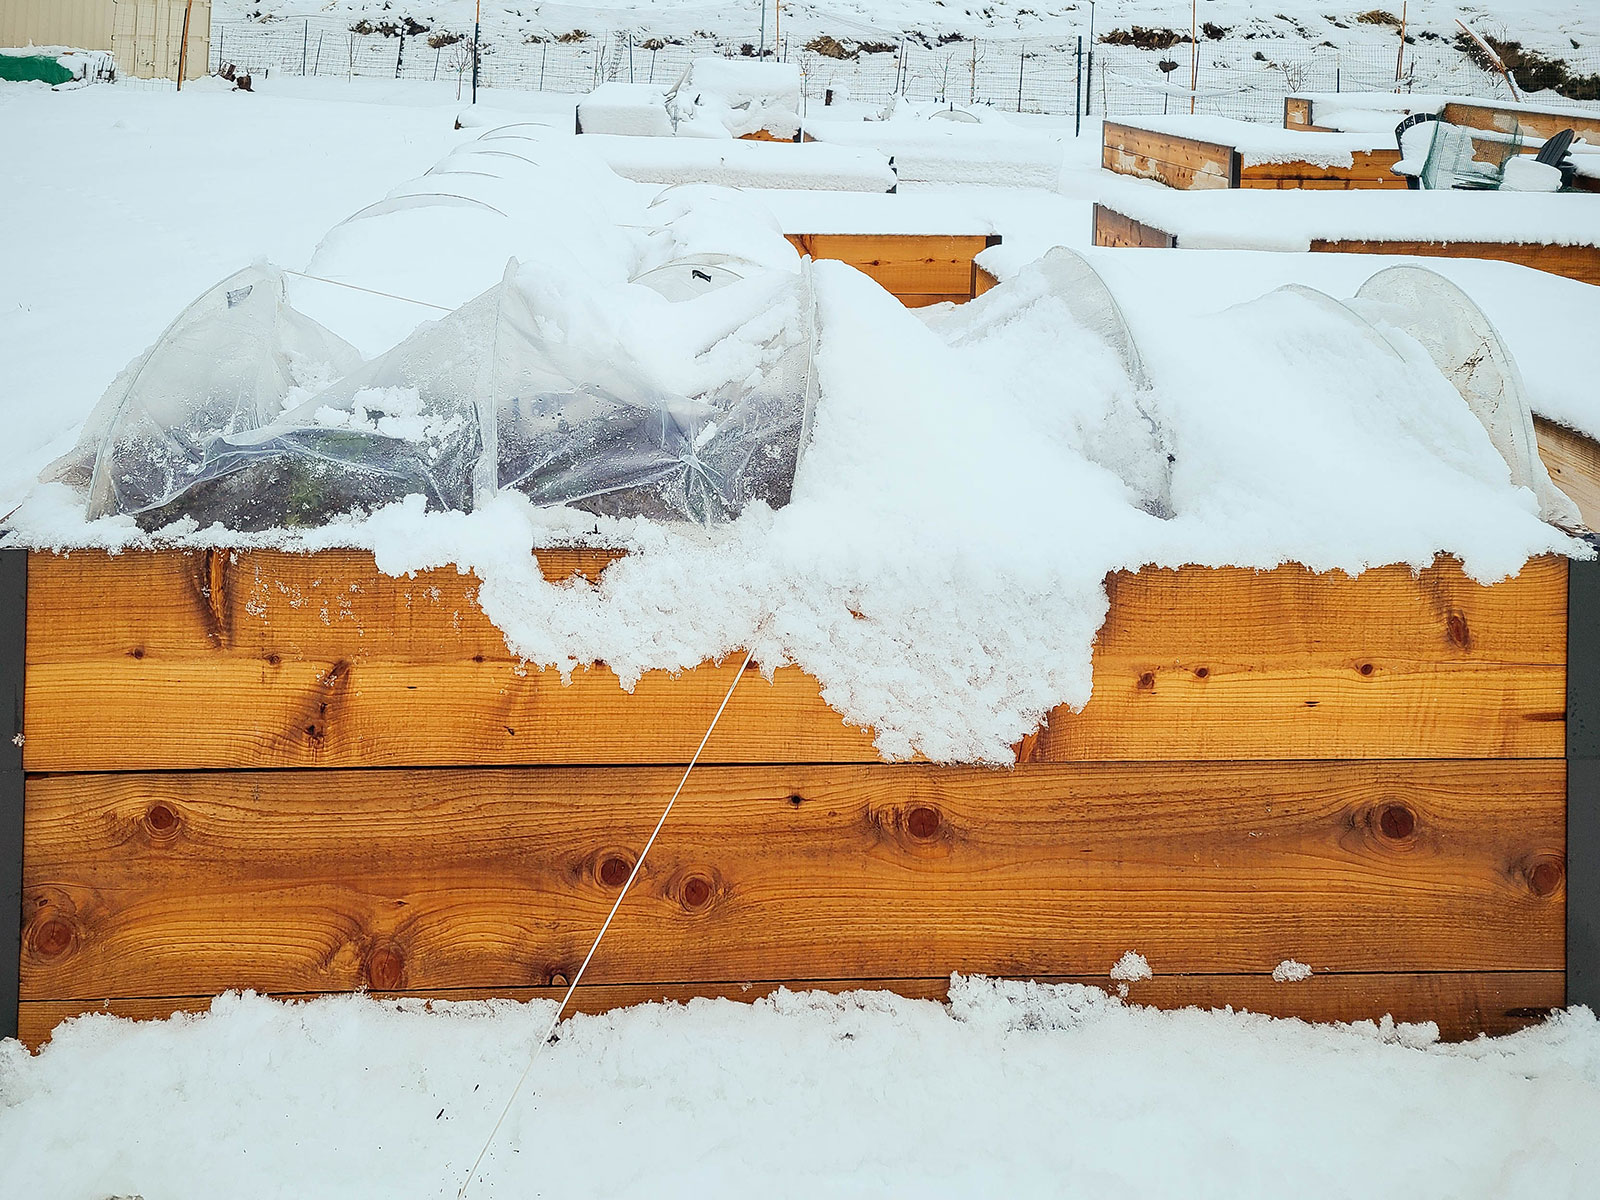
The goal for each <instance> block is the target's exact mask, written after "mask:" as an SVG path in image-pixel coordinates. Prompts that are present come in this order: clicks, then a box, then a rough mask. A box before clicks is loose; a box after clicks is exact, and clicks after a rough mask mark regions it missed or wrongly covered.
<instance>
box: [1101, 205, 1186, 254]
mask: <svg viewBox="0 0 1600 1200" xmlns="http://www.w3.org/2000/svg"><path fill="white" fill-rule="evenodd" d="M1092 233H1093V237H1094V244H1095V245H1096V246H1125V247H1129V248H1132V249H1141V250H1152V249H1154V250H1170V249H1172V248H1173V247H1175V246H1176V245H1177V244H1178V239H1177V238H1176V237H1174V236H1173V235H1172V234H1170V233H1168V232H1167V231H1166V230H1164V229H1157V228H1156V227H1155V226H1154V225H1146V224H1145V223H1144V222H1143V221H1135V220H1134V219H1133V218H1132V217H1129V216H1124V215H1123V214H1122V213H1119V212H1117V211H1116V209H1113V208H1107V207H1106V206H1105V205H1103V204H1096V205H1095V206H1094V228H1093V230H1092Z"/></svg>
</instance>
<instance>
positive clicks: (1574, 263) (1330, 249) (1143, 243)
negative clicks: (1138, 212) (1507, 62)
mask: <svg viewBox="0 0 1600 1200" xmlns="http://www.w3.org/2000/svg"><path fill="white" fill-rule="evenodd" d="M1463 194H1464V193H1463ZM1352 199H1353V197H1352ZM1563 199H1564V198H1563ZM1573 203H1575V204H1580V205H1581V204H1585V203H1587V202H1586V201H1585V200H1583V199H1582V198H1581V197H1575V198H1574V199H1573ZM1093 235H1094V244H1095V245H1096V246H1125V247H1136V248H1159V249H1186V248H1188V247H1187V246H1186V245H1185V242H1184V238H1185V237H1186V236H1192V237H1194V238H1195V239H1196V240H1198V241H1200V242H1201V243H1202V245H1203V246H1211V245H1212V244H1213V243H1214V241H1215V238H1214V235H1213V234H1211V233H1209V232H1206V233H1202V231H1201V223H1199V222H1196V223H1195V224H1194V227H1193V229H1192V230H1191V232H1190V233H1189V234H1186V233H1185V232H1183V231H1182V230H1179V231H1172V230H1168V229H1162V228H1160V227H1158V226H1157V225H1155V224H1153V223H1151V222H1148V221H1141V220H1139V219H1138V218H1136V217H1133V216H1130V215H1128V214H1127V213H1123V212H1119V211H1117V209H1115V208H1112V207H1110V206H1109V205H1105V204H1096V205H1095V206H1094V228H1093ZM1250 241H1251V235H1250V233H1249V232H1248V231H1246V230H1244V229H1243V228H1241V229H1240V232H1239V233H1238V234H1237V235H1236V236H1233V235H1230V248H1233V249H1239V250H1249V249H1265V248H1271V247H1270V244H1266V245H1263V244H1258V245H1256V246H1252V245H1251V244H1250ZM1310 249H1311V250H1312V251H1314V252H1323V253H1333V254H1390V255H1407V254H1414V255H1421V256H1423V257H1429V258H1487V259H1493V260H1496V261H1498V262H1513V263H1520V264H1521V265H1523V266H1525V267H1533V268H1534V269H1535V270H1539V271H1548V272H1550V273H1551V274H1552V275H1564V276H1566V277H1567V278H1568V279H1576V280H1579V281H1580V282H1582V283H1594V284H1600V221H1597V222H1596V224H1595V231H1594V240H1593V241H1592V242H1591V243H1589V244H1586V245H1556V244H1550V243H1544V242H1501V241H1487V240H1486V241H1468V240H1465V239H1461V238H1457V239H1455V240H1452V241H1419V240H1413V239H1404V238H1390V237H1377V236H1374V237H1367V238H1320V237H1314V238H1311V239H1310Z"/></svg>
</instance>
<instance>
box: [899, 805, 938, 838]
mask: <svg viewBox="0 0 1600 1200" xmlns="http://www.w3.org/2000/svg"><path fill="white" fill-rule="evenodd" d="M939 824H940V821H939V810H938V809H936V808H929V807H928V806H927V805H926V804H921V805H918V806H917V807H916V808H913V809H912V810H911V811H910V812H908V813H907V814H906V832H907V833H909V834H910V835H911V836H912V837H914V838H920V839H921V840H923V841H926V840H927V839H929V838H931V837H933V836H934V835H935V834H936V833H938V832H939Z"/></svg>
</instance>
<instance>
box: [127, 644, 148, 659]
mask: <svg viewBox="0 0 1600 1200" xmlns="http://www.w3.org/2000/svg"><path fill="white" fill-rule="evenodd" d="M128 657H129V658H143V657H144V647H143V646H135V647H134V648H133V649H132V650H129V651H128Z"/></svg>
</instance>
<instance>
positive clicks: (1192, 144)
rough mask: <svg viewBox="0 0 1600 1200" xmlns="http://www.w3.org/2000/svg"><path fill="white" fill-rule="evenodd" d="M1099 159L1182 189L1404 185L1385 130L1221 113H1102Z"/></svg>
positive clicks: (1103, 163)
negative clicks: (1309, 129)
mask: <svg viewBox="0 0 1600 1200" xmlns="http://www.w3.org/2000/svg"><path fill="white" fill-rule="evenodd" d="M1100 159H1101V166H1103V167H1105V168H1106V170H1108V171H1115V172H1116V173H1117V174H1119V175H1133V176H1136V177H1138V178H1140V179H1154V180H1156V181H1157V182H1158V183H1164V184H1166V185H1167V186H1168V187H1172V188H1178V189H1180V190H1183V191H1191V190H1203V189H1207V188H1274V189H1283V188H1310V189H1323V190H1328V189H1333V190H1349V189H1351V188H1402V189H1403V188H1404V187H1405V186H1406V183H1405V180H1404V179H1402V178H1401V177H1400V176H1398V175H1396V174H1394V172H1393V171H1391V170H1390V169H1389V168H1390V167H1392V166H1394V164H1395V163H1396V162H1398V161H1399V160H1400V152H1399V150H1398V149H1396V148H1395V146H1394V138H1393V137H1392V136H1390V137H1388V138H1386V139H1383V140H1382V141H1381V142H1380V141H1379V140H1378V139H1375V138H1374V136H1373V135H1370V134H1355V135H1333V134H1330V135H1328V136H1325V137H1317V138H1311V137H1306V136H1304V135H1302V134H1298V133H1289V132H1285V131H1283V130H1279V129H1271V128H1267V127H1264V126H1261V125H1256V124H1252V123H1251V122H1249V121H1233V120H1228V119H1227V118H1224V117H1142V118H1137V119H1136V120H1133V121H1106V122H1105V123H1104V131H1103V133H1102V136H1101V151H1100Z"/></svg>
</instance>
